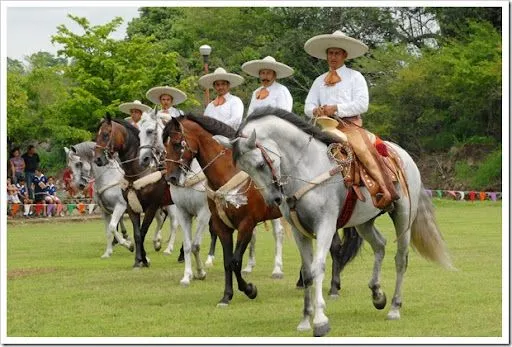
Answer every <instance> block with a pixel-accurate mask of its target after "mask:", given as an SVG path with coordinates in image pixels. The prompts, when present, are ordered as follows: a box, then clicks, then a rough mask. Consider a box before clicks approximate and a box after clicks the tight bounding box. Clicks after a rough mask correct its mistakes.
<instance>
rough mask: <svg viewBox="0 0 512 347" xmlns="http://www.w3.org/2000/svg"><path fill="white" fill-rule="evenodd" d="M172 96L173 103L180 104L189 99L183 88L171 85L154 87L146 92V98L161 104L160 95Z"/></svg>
mask: <svg viewBox="0 0 512 347" xmlns="http://www.w3.org/2000/svg"><path fill="white" fill-rule="evenodd" d="M164 94H166V95H170V96H172V104H173V105H178V104H181V103H182V102H183V101H185V100H187V94H185V93H184V92H182V91H181V90H179V89H177V88H173V87H169V86H163V87H153V88H151V89H150V90H148V92H147V93H146V98H148V100H149V101H151V102H152V103H154V104H160V97H161V96H162V95H164Z"/></svg>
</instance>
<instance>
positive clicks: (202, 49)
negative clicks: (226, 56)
mask: <svg viewBox="0 0 512 347" xmlns="http://www.w3.org/2000/svg"><path fill="white" fill-rule="evenodd" d="M211 52H212V48H211V47H210V46H208V45H202V46H201V47H199V53H201V55H202V56H203V64H204V74H205V75H206V74H207V73H208V58H209V57H210V53H211ZM209 103H210V89H209V88H206V89H205V91H204V107H206V106H208V104H209Z"/></svg>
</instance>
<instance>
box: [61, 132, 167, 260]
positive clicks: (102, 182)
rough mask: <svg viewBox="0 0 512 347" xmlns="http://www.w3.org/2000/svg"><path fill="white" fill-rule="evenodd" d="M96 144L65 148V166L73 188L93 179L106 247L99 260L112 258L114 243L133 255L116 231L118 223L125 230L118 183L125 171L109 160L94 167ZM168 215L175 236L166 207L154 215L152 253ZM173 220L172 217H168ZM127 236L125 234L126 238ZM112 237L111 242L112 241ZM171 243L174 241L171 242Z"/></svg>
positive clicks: (131, 246)
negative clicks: (103, 225)
mask: <svg viewBox="0 0 512 347" xmlns="http://www.w3.org/2000/svg"><path fill="white" fill-rule="evenodd" d="M95 146H96V143H95V142H92V141H86V142H81V143H79V144H76V145H74V146H71V148H70V149H68V148H67V147H64V151H65V152H66V157H67V166H68V167H69V168H70V169H71V171H72V173H73V185H75V186H76V187H79V188H81V189H83V188H84V187H85V186H86V185H87V184H89V183H90V182H91V180H94V197H93V199H94V201H95V202H96V204H98V205H99V206H100V208H101V211H102V213H103V220H104V223H105V235H106V239H107V245H106V249H105V252H104V253H103V255H102V256H101V258H109V257H110V256H111V255H112V252H113V249H112V246H113V245H114V244H115V242H116V241H117V243H119V244H121V245H122V246H124V247H126V248H128V249H129V250H130V251H132V252H133V247H134V246H133V243H132V241H130V240H129V239H128V238H125V237H123V235H122V234H120V233H119V232H118V231H117V225H118V223H119V224H120V225H121V229H122V230H123V234H125V231H126V229H125V228H124V225H123V218H122V217H123V214H124V212H125V210H126V200H125V199H124V198H123V194H122V191H121V187H120V186H119V182H120V180H121V179H122V178H123V177H124V171H123V169H122V168H121V167H120V165H119V163H118V162H117V161H116V160H109V164H108V165H106V166H97V165H96V164H94V161H93V158H94V148H95ZM166 214H168V215H169V217H170V219H171V222H170V223H171V225H170V229H171V232H170V236H169V237H170V238H171V236H172V235H175V234H176V229H177V221H176V218H175V217H172V216H173V215H174V208H173V209H170V208H168V209H167V210H166V212H164V211H162V210H160V212H159V213H157V214H156V216H155V217H156V220H157V231H156V233H155V234H154V236H153V245H154V248H155V250H157V251H158V250H160V248H161V238H162V236H161V234H162V225H163V223H164V221H165V217H166V216H165V215H166ZM171 217H172V218H171ZM125 236H127V235H125ZM113 238H114V240H115V241H114V240H113ZM173 241H174V239H173Z"/></svg>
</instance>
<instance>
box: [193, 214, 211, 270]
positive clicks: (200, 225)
mask: <svg viewBox="0 0 512 347" xmlns="http://www.w3.org/2000/svg"><path fill="white" fill-rule="evenodd" d="M209 220H210V210H209V209H208V207H207V206H204V208H202V209H201V211H200V212H199V213H198V215H197V219H196V233H195V235H194V240H193V241H192V254H193V255H194V258H195V260H196V274H195V275H194V278H195V279H199V280H204V279H205V278H206V271H204V265H203V262H202V261H201V255H200V250H201V241H202V240H203V233H204V232H205V230H206V228H207V227H208V222H209Z"/></svg>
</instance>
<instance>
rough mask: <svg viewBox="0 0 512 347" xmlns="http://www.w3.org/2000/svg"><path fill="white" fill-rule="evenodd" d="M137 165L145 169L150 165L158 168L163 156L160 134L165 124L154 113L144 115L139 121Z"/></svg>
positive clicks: (163, 150) (163, 149)
mask: <svg viewBox="0 0 512 347" xmlns="http://www.w3.org/2000/svg"><path fill="white" fill-rule="evenodd" d="M138 124H139V140H140V147H139V149H140V152H139V165H140V166H142V167H144V168H146V167H148V166H149V165H150V164H151V165H152V166H153V165H154V166H158V165H159V164H160V162H161V161H162V159H163V157H164V156H165V147H164V144H163V142H162V133H163V128H164V126H165V124H164V123H163V121H162V120H161V119H158V117H157V114H156V108H155V110H154V112H151V113H144V114H143V116H142V118H141V120H140V121H139V123H138Z"/></svg>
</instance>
